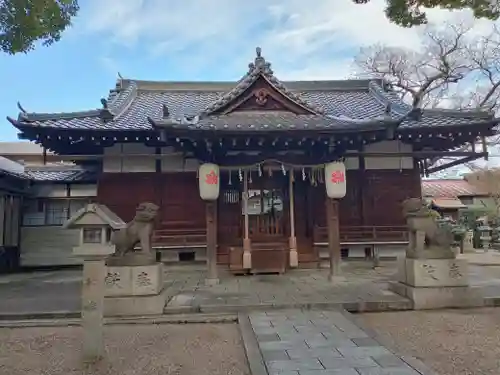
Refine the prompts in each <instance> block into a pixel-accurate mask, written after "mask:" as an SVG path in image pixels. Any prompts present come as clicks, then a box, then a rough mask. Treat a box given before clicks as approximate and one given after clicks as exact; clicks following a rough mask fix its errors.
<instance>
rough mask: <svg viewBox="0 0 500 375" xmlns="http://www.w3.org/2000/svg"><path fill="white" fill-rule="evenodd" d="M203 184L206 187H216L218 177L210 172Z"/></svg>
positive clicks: (213, 172)
mask: <svg viewBox="0 0 500 375" xmlns="http://www.w3.org/2000/svg"><path fill="white" fill-rule="evenodd" d="M205 183H206V184H207V185H217V184H218V183H219V176H218V175H217V173H215V171H211V172H210V173H208V174H207V175H206V176H205Z"/></svg>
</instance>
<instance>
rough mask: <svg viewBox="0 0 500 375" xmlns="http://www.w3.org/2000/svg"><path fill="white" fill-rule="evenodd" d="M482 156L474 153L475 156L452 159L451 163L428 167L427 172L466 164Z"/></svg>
mask: <svg viewBox="0 0 500 375" xmlns="http://www.w3.org/2000/svg"><path fill="white" fill-rule="evenodd" d="M481 157H483V156H482V155H474V156H467V157H465V158H462V159H458V160H453V161H450V162H449V163H445V164H441V165H438V166H436V167H431V168H428V169H427V173H428V174H430V173H435V172H439V171H442V170H444V169H447V168H451V167H455V166H457V165H460V164H464V163H468V162H471V161H473V160H477V159H479V158H481Z"/></svg>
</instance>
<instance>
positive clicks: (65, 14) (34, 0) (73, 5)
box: [0, 0, 79, 55]
mask: <svg viewBox="0 0 500 375" xmlns="http://www.w3.org/2000/svg"><path fill="white" fill-rule="evenodd" d="M78 10H79V7H78V0H0V50H1V51H3V52H5V53H8V54H11V55H13V54H16V53H19V52H24V53H27V52H29V51H31V50H32V49H33V48H34V47H35V45H36V43H37V42H40V43H41V44H42V45H44V46H48V45H51V44H52V43H54V42H57V41H58V40H59V39H60V38H61V34H62V32H63V31H64V30H65V29H66V28H67V27H68V26H69V25H70V24H71V18H72V17H73V16H75V15H76V13H77V12H78Z"/></svg>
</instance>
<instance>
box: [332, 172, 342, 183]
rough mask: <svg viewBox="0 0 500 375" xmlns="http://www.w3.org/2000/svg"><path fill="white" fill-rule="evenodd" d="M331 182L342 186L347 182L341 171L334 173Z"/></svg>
mask: <svg viewBox="0 0 500 375" xmlns="http://www.w3.org/2000/svg"><path fill="white" fill-rule="evenodd" d="M331 181H332V183H334V184H342V183H344V182H345V176H344V173H343V172H341V171H333V172H332V178H331Z"/></svg>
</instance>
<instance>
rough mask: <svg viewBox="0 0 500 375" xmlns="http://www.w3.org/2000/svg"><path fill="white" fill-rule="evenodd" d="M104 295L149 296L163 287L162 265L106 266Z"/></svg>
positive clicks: (155, 293)
mask: <svg viewBox="0 0 500 375" xmlns="http://www.w3.org/2000/svg"><path fill="white" fill-rule="evenodd" d="M104 284H105V296H106V297H111V296H148V295H149V296H151V295H157V294H159V293H160V291H161V290H162V288H163V265H162V264H161V263H155V264H153V265H149V266H113V267H107V274H106V277H105V280H104Z"/></svg>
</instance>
